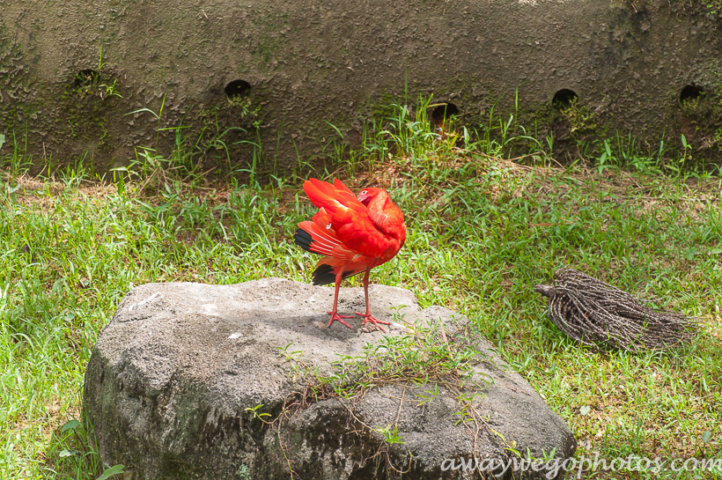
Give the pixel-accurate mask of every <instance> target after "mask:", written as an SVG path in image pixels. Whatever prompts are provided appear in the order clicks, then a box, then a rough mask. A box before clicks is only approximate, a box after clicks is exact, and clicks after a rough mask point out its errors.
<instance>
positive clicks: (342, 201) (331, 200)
mask: <svg viewBox="0 0 722 480" xmlns="http://www.w3.org/2000/svg"><path fill="white" fill-rule="evenodd" d="M303 190H304V191H305V192H306V195H308V198H309V199H311V202H312V203H313V204H314V205H316V206H317V207H318V208H325V209H326V210H327V211H328V212H329V213H331V214H333V213H335V212H336V210H338V209H339V208H350V209H352V210H354V211H358V212H364V211H366V205H364V204H363V203H361V202H359V201H358V199H357V198H356V196H355V195H354V194H353V192H352V191H351V190H349V188H348V187H347V186H346V185H344V184H343V182H341V180H338V179H336V180H334V181H333V185H332V184H330V183H328V182H324V181H321V180H318V179H315V178H311V179H309V180H308V181H306V182H304V184H303Z"/></svg>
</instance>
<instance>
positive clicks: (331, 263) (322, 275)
mask: <svg viewBox="0 0 722 480" xmlns="http://www.w3.org/2000/svg"><path fill="white" fill-rule="evenodd" d="M342 268H344V262H343V260H339V259H336V258H330V257H324V258H322V259H321V260H319V261H318V264H316V269H315V270H314V271H313V284H314V285H328V284H330V283H334V282H335V281H336V275H337V274H338V272H339V271H340V270H341V269H342ZM364 270H365V268H364V267H357V268H351V269H350V270H349V266H348V265H346V266H345V270H344V271H343V273H342V274H341V279H342V280H343V279H344V278H349V277H353V276H354V275H358V274H359V273H361V272H363V271H364Z"/></svg>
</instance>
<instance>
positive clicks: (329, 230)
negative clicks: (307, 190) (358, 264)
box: [296, 207, 356, 261]
mask: <svg viewBox="0 0 722 480" xmlns="http://www.w3.org/2000/svg"><path fill="white" fill-rule="evenodd" d="M298 226H299V228H300V229H301V231H303V232H305V234H306V235H304V234H303V233H297V234H296V243H297V244H299V245H301V246H302V247H303V248H304V249H305V250H308V251H309V252H313V253H318V254H320V255H326V256H329V257H333V258H336V259H339V260H349V261H352V260H353V259H354V256H355V255H356V252H354V251H352V250H350V249H349V248H347V247H346V246H345V245H344V244H343V242H342V241H341V239H339V238H338V235H337V234H336V231H335V230H334V229H333V226H332V221H331V216H330V215H329V214H328V213H327V212H326V209H324V208H323V207H321V208H320V209H319V211H318V212H317V213H316V214H315V215H314V216H313V220H312V221H310V222H309V221H306V222H301V223H299V224H298Z"/></svg>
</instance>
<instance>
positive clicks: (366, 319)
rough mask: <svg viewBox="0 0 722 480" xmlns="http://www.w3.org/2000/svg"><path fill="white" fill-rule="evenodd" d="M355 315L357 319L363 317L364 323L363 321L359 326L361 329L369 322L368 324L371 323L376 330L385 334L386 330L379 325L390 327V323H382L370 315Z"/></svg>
mask: <svg viewBox="0 0 722 480" xmlns="http://www.w3.org/2000/svg"><path fill="white" fill-rule="evenodd" d="M356 315H358V316H359V317H363V319H364V321H363V323H362V324H361V326H362V327H363V326H364V325H365V324H366V323H368V322H370V323H373V324H374V326H375V327H376V328H378V329H379V330H381V331H382V332H384V333H386V330H384V328H383V327H382V326H381V325H379V323H383V324H384V325H391V322H384V321H382V320H379V319H377V318H374V317H372V316H371V314H370V313H358V312H356Z"/></svg>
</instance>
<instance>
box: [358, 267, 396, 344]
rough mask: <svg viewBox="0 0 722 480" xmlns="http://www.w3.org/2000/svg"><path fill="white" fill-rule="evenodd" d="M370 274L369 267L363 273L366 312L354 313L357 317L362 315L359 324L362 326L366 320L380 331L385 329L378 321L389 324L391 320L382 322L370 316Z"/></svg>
mask: <svg viewBox="0 0 722 480" xmlns="http://www.w3.org/2000/svg"><path fill="white" fill-rule="evenodd" d="M370 274H371V269H370V268H369V269H368V270H366V274H365V275H364V295H366V313H358V312H356V315H358V316H359V317H363V319H364V321H363V323H362V324H361V326H362V327H363V326H364V324H365V323H366V322H371V323H373V324H374V325H376V327H377V328H378V329H379V330H381V331H382V332H386V330H384V329H383V327H382V326H381V325H379V323H383V324H384V325H391V322H382V321H381V320H378V319H376V318H374V317H372V316H371V308H370V307H369V275H370Z"/></svg>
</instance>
